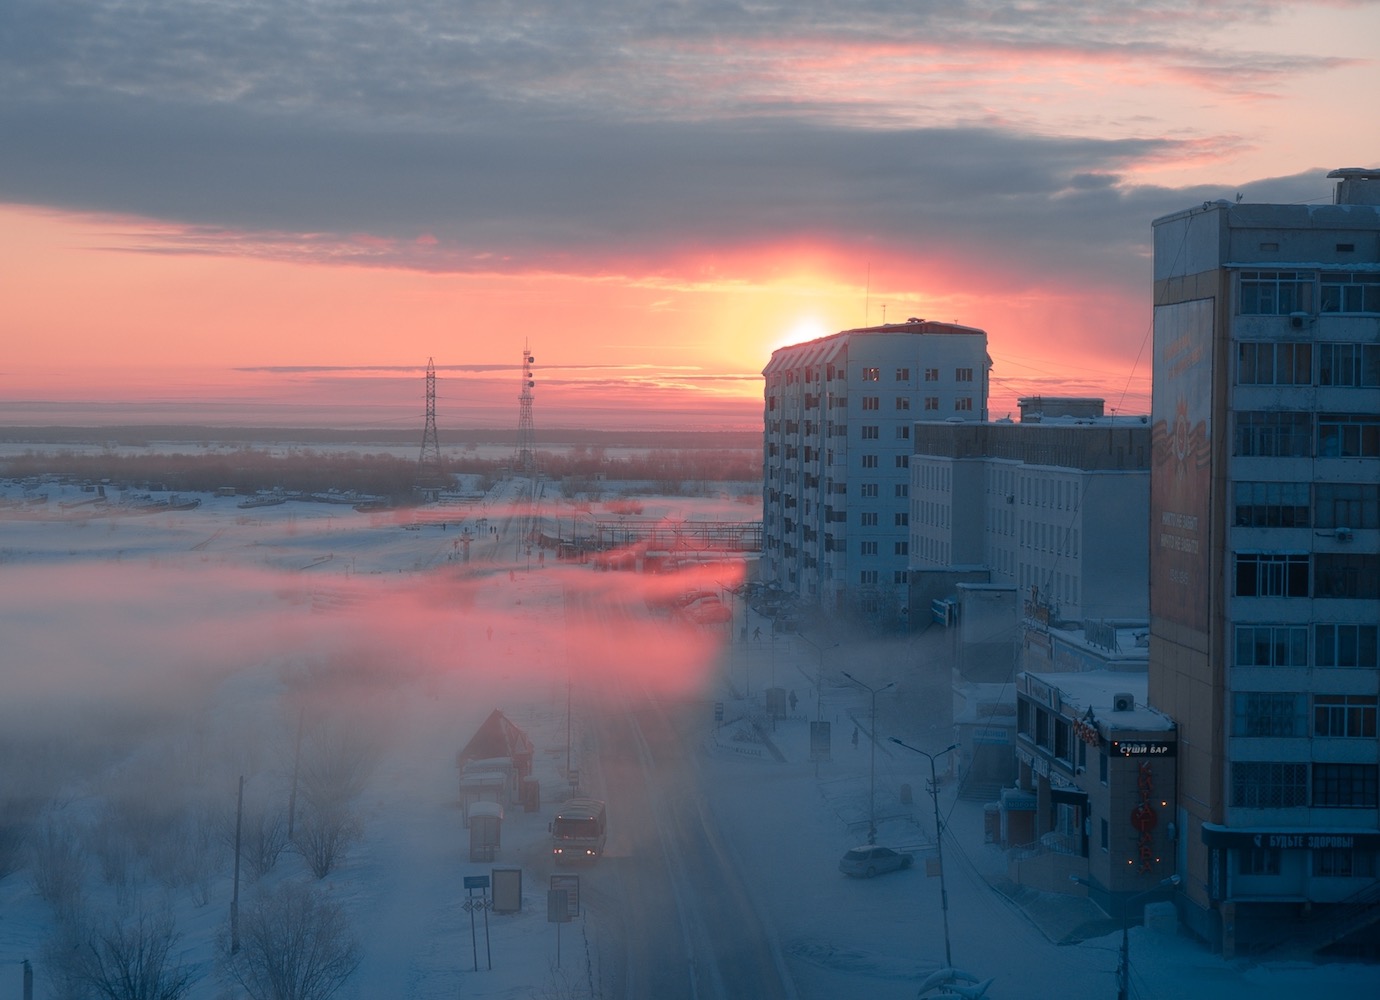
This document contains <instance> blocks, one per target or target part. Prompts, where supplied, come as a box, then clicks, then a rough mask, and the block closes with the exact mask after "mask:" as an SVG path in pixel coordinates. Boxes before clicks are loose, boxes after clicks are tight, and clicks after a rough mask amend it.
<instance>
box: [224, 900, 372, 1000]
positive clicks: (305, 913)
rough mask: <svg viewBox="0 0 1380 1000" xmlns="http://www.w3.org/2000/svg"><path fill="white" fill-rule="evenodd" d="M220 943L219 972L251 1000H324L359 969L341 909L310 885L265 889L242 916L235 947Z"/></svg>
mask: <svg viewBox="0 0 1380 1000" xmlns="http://www.w3.org/2000/svg"><path fill="white" fill-rule="evenodd" d="M231 949H232V942H230V941H223V942H222V950H221V951H222V953H221V965H222V972H223V975H224V976H225V977H226V978H227V979H228V980H230V981H232V982H234V983H236V984H238V985H239V986H240V987H241V988H242V989H243V990H244V991H245V993H247V994H248V995H249V996H250V998H251V1000H328V998H330V997H332V996H334V995H335V993H336V992H337V991H338V990H339V989H340V988H341V987H342V986H344V985H345V983H346V982H347V981H348V980H349V978H350V977H351V976H352V975H354V972H355V969H357V968H358V967H359V959H360V951H359V944H358V942H357V941H356V940H355V937H354V934H353V932H352V930H351V927H350V923H349V920H348V918H347V917H346V915H345V911H344V910H343V909H341V907H340V906H338V905H337V904H335V903H334V902H332V901H331V900H329V899H327V898H326V896H325V895H324V894H323V893H321V892H319V891H317V890H315V889H312V888H311V887H309V886H303V885H296V884H292V883H288V884H284V885H282V886H280V887H278V888H277V889H274V890H265V891H263V892H261V893H259V894H258V895H257V896H256V897H255V899H254V900H253V901H252V902H251V903H250V904H249V905H248V906H247V907H246V908H245V909H244V910H243V911H242V912H241V914H240V929H239V948H238V949H237V950H233V951H232V950H231Z"/></svg>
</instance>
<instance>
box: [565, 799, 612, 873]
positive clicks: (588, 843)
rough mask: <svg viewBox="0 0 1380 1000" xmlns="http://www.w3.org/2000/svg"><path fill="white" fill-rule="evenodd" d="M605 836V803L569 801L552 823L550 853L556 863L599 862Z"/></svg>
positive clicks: (585, 800)
mask: <svg viewBox="0 0 1380 1000" xmlns="http://www.w3.org/2000/svg"><path fill="white" fill-rule="evenodd" d="M605 837H606V829H605V821H604V803H602V802H600V801H599V800H598V799H587V798H575V799H570V800H569V801H567V802H566V803H565V804H564V805H562V806H561V807H560V808H559V809H557V810H556V818H555V819H553V820H552V821H551V854H552V856H553V857H555V859H556V861H557V862H563V861H564V862H573V861H597V860H598V859H599V856H600V855H601V854H603V853H604V840H605Z"/></svg>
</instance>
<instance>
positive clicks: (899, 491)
mask: <svg viewBox="0 0 1380 1000" xmlns="http://www.w3.org/2000/svg"><path fill="white" fill-rule="evenodd" d="M908 496H910V483H897V484H896V498H897V499H898V500H901V499H904V498H906V497H908Z"/></svg>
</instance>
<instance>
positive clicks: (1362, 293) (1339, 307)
mask: <svg viewBox="0 0 1380 1000" xmlns="http://www.w3.org/2000/svg"><path fill="white" fill-rule="evenodd" d="M1319 285H1320V286H1321V295H1320V296H1319V302H1318V308H1319V310H1320V311H1321V312H1325V313H1332V312H1344V313H1380V274H1375V273H1373V272H1370V271H1365V272H1361V273H1349V272H1347V271H1324V272H1323V273H1322V277H1321V280H1320V281H1319Z"/></svg>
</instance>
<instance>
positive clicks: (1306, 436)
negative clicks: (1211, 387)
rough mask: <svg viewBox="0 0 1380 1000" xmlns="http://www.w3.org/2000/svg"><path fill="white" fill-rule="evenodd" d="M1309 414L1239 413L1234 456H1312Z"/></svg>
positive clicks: (1248, 411)
mask: <svg viewBox="0 0 1380 1000" xmlns="http://www.w3.org/2000/svg"><path fill="white" fill-rule="evenodd" d="M1312 446H1313V419H1312V414H1310V413H1304V412H1300V411H1296V410H1238V411H1237V413H1236V434H1235V437H1234V438H1233V451H1232V453H1233V454H1234V455H1241V456H1245V457H1251V456H1255V457H1261V458H1308V457H1310V456H1311V455H1312V453H1313V452H1312Z"/></svg>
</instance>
